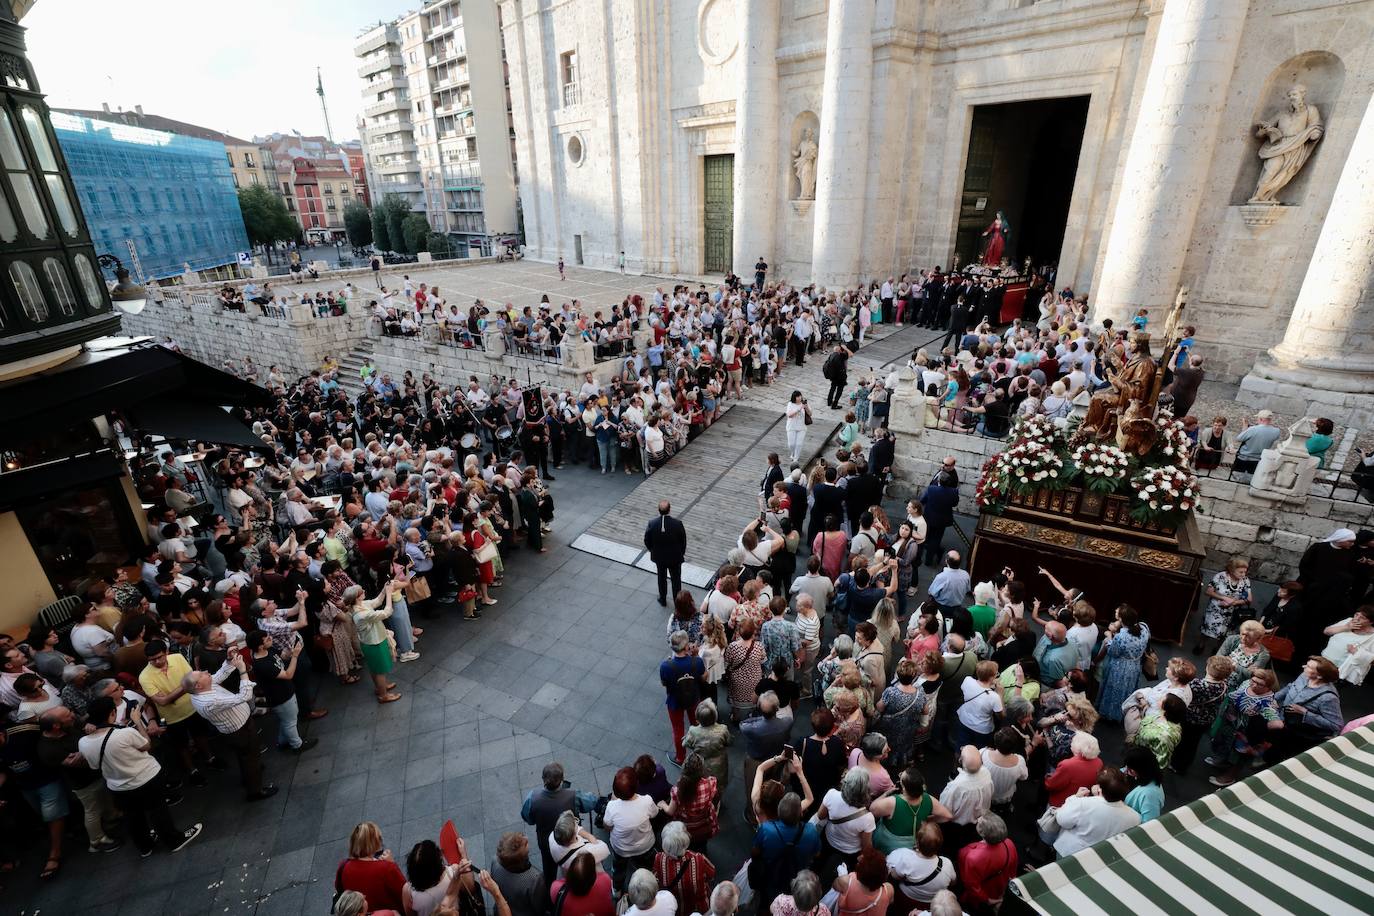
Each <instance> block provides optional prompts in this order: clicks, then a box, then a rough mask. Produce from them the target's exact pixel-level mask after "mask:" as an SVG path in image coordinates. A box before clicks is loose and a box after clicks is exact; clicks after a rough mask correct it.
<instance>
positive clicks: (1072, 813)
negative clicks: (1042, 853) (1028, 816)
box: [1054, 767, 1140, 857]
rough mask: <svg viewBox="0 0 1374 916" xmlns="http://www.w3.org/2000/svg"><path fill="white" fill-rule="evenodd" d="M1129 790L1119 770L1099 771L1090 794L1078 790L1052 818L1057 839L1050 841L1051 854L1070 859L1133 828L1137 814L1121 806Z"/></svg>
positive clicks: (1137, 819) (1137, 822) (1106, 768)
mask: <svg viewBox="0 0 1374 916" xmlns="http://www.w3.org/2000/svg"><path fill="white" fill-rule="evenodd" d="M1129 788H1130V786H1129V784H1128V783H1127V781H1126V777H1125V776H1124V775H1122V773H1121V771H1120V770H1118V769H1117V768H1116V767H1103V768H1102V770H1101V771H1100V772H1098V774H1097V785H1096V786H1094V787H1093V790H1092V793H1091V794H1090V793H1089V792H1088V790H1087V789H1079V790H1078V794H1077V795H1075V796H1073V797H1072V798H1069V799H1067V800H1066V801H1065V802H1064V804H1063V806H1061V807H1060V809H1059V811H1058V812H1057V813H1056V814H1055V816H1054V819H1055V821H1056V822H1058V824H1059V836H1058V838H1057V839H1055V841H1054V851H1055V852H1056V853H1058V854H1059V855H1060V856H1061V857H1063V856H1071V855H1073V854H1074V853H1076V852H1078V851H1079V850H1081V849H1087V848H1088V847H1089V846H1092V845H1093V844H1094V843H1100V842H1102V841H1103V840H1105V839H1107V838H1108V837H1114V836H1116V835H1117V834H1118V833H1121V832H1123V831H1125V830H1129V829H1130V828H1132V827H1135V826H1137V825H1138V824H1139V823H1140V814H1139V813H1137V812H1136V811H1135V809H1134V808H1130V807H1128V806H1127V805H1126V802H1125V798H1126V792H1127V791H1128V789H1129Z"/></svg>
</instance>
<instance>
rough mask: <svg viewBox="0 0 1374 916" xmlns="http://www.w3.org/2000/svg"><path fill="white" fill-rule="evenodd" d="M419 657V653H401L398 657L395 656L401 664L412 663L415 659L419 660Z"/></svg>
mask: <svg viewBox="0 0 1374 916" xmlns="http://www.w3.org/2000/svg"><path fill="white" fill-rule="evenodd" d="M419 657H420V653H419V652H402V653H401V654H400V655H399V656H397V661H402V662H413V661H415V659H417V658H419Z"/></svg>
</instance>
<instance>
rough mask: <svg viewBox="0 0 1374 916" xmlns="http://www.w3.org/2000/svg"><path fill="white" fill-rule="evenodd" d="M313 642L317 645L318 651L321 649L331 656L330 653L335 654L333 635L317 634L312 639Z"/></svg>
mask: <svg viewBox="0 0 1374 916" xmlns="http://www.w3.org/2000/svg"><path fill="white" fill-rule="evenodd" d="M311 641H312V642H313V643H314V644H315V648H316V649H319V650H320V651H321V652H323V653H325V654H326V655H327V654H329V653H330V652H333V651H334V636H333V634H330V633H316V634H315V635H314V637H313V638H312V639H311Z"/></svg>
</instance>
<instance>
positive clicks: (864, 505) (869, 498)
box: [844, 474, 883, 525]
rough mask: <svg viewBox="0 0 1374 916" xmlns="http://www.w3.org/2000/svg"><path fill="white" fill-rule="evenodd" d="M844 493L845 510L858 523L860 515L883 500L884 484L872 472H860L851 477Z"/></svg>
mask: <svg viewBox="0 0 1374 916" xmlns="http://www.w3.org/2000/svg"><path fill="white" fill-rule="evenodd" d="M844 494H845V495H844V504H845V512H847V513H848V514H849V518H850V520H851V521H853V522H854V524H856V525H857V524H858V522H859V516H860V515H863V514H864V513H865V512H867V511H868V509H869V508H870V507H871V506H876V505H878V504H879V503H881V502H882V501H883V486H882V484H881V483H879V482H878V478H877V477H875V476H874V475H872V474H858V475H856V476H854V477H851V478H849V483H847V484H845V488H844Z"/></svg>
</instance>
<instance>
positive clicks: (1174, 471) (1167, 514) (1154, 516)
mask: <svg viewBox="0 0 1374 916" xmlns="http://www.w3.org/2000/svg"><path fill="white" fill-rule="evenodd" d="M1131 488H1132V489H1133V490H1134V491H1135V504H1134V505H1133V506H1132V508H1131V515H1132V516H1133V517H1135V518H1138V519H1141V520H1142V521H1143V520H1151V521H1162V522H1165V523H1167V524H1176V523H1177V522H1180V521H1182V520H1183V518H1184V517H1186V516H1187V514H1188V513H1189V512H1190V511H1192V510H1193V508H1194V507H1195V506H1196V505H1197V496H1198V480H1197V478H1196V477H1195V476H1193V475H1192V474H1191V473H1190V472H1189V471H1188V470H1187V469H1185V468H1179V467H1152V468H1146V469H1145V470H1144V472H1142V473H1140V474H1137V475H1136V476H1135V477H1132V478H1131Z"/></svg>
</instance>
